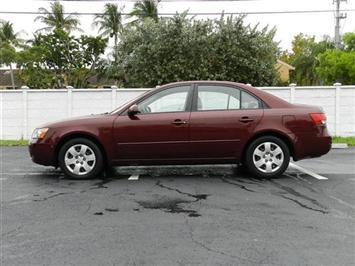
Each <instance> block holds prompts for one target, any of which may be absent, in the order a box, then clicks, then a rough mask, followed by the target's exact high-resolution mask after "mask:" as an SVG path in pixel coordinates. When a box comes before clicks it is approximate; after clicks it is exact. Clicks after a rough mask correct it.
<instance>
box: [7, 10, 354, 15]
mask: <svg viewBox="0 0 355 266" xmlns="http://www.w3.org/2000/svg"><path fill="white" fill-rule="evenodd" d="M339 11H340V12H354V11H355V9H342V10H339ZM333 12H334V10H332V9H324V10H284V11H246V12H187V13H186V14H187V15H189V16H213V15H222V14H224V15H269V14H270V15H271V14H310V13H333ZM177 13H178V12H175V13H159V15H160V16H174V15H176V14H177ZM0 14H10V15H11V14H13V15H46V14H51V12H48V13H46V12H38V11H0ZM63 14H64V15H78V16H95V15H105V14H104V13H92V12H78V13H76V12H73V13H68V12H65V13H63ZM121 14H122V15H129V14H130V13H121Z"/></svg>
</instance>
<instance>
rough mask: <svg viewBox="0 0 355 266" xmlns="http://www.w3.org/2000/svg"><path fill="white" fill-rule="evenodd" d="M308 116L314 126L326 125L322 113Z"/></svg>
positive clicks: (325, 119) (325, 118)
mask: <svg viewBox="0 0 355 266" xmlns="http://www.w3.org/2000/svg"><path fill="white" fill-rule="evenodd" d="M309 115H310V116H311V118H312V120H313V123H314V124H315V125H316V126H324V125H325V124H326V123H327V117H326V116H325V114H323V113H310V114H309Z"/></svg>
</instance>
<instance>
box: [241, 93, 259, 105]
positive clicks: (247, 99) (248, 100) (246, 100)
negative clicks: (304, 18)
mask: <svg viewBox="0 0 355 266" xmlns="http://www.w3.org/2000/svg"><path fill="white" fill-rule="evenodd" d="M241 98H242V109H259V108H260V101H259V100H258V99H256V98H255V97H254V96H251V95H250V94H249V93H246V92H245V91H242V97H241Z"/></svg>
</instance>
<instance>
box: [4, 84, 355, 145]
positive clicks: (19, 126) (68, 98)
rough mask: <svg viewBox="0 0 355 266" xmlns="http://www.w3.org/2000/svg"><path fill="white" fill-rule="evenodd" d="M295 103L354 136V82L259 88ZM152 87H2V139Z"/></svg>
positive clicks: (102, 108)
mask: <svg viewBox="0 0 355 266" xmlns="http://www.w3.org/2000/svg"><path fill="white" fill-rule="evenodd" d="M260 89H263V90H265V91H268V92H270V93H272V94H274V95H276V96H278V97H280V98H283V99H285V100H287V101H290V102H294V103H304V104H311V105H317V106H320V107H322V108H323V110H324V111H325V113H326V115H327V117H328V128H329V130H330V132H331V133H332V134H333V135H338V136H355V86H339V85H337V86H328V87H292V86H291V87H264V88H260ZM147 90H149V89H69V90H15V91H12V90H7V91H0V139H21V138H23V139H28V138H29V137H30V135H31V133H32V131H33V129H34V128H36V127H38V126H40V125H41V124H44V123H47V122H52V121H55V120H60V119H64V118H68V117H75V116H81V115H88V114H94V113H103V112H108V111H111V110H113V109H115V108H116V107H118V106H120V105H122V104H124V103H125V102H127V101H129V100H131V99H133V98H135V97H137V96H138V95H140V94H141V93H143V92H145V91H147Z"/></svg>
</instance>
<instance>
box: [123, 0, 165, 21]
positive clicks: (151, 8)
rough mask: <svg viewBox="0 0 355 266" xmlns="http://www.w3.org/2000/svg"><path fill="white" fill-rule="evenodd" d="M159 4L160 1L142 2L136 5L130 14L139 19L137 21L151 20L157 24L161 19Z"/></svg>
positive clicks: (148, 0) (143, 0) (141, 0)
mask: <svg viewBox="0 0 355 266" xmlns="http://www.w3.org/2000/svg"><path fill="white" fill-rule="evenodd" d="M158 4H159V0H158V1H155V0H140V1H138V2H136V3H135V4H134V7H133V11H132V12H131V13H130V16H131V17H137V20H140V21H144V20H145V19H147V18H151V19H153V20H154V21H156V22H157V21H158V19H159V17H158ZM137 20H135V21H137Z"/></svg>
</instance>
